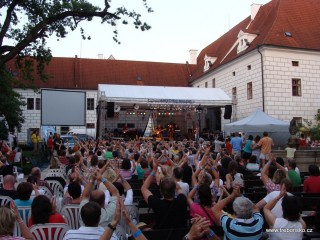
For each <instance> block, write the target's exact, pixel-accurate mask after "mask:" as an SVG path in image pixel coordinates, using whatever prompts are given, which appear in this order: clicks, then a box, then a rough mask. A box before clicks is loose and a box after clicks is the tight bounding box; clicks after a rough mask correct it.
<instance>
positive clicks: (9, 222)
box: [0, 206, 16, 235]
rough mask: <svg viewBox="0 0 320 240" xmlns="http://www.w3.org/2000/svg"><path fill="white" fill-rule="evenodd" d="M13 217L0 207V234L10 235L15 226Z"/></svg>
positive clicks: (4, 208)
mask: <svg viewBox="0 0 320 240" xmlns="http://www.w3.org/2000/svg"><path fill="white" fill-rule="evenodd" d="M15 221H16V219H15V216H14V214H13V212H12V211H11V210H10V209H9V208H7V207H5V206H2V207H0V234H1V235H11V234H12V232H13V228H14V224H15Z"/></svg>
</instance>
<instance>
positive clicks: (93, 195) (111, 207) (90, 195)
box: [80, 170, 119, 228]
mask: <svg viewBox="0 0 320 240" xmlns="http://www.w3.org/2000/svg"><path fill="white" fill-rule="evenodd" d="M95 181H97V182H102V183H103V184H104V185H105V187H106V188H107V189H108V191H109V192H110V194H111V195H112V196H111V197H110V199H109V203H108V204H107V205H106V203H105V194H104V192H103V191H101V190H99V189H97V190H92V188H93V184H94V183H95ZM118 195H119V192H118V190H117V189H116V188H115V186H114V185H113V184H112V183H110V182H109V181H108V180H107V179H106V178H102V176H101V173H100V172H99V171H98V170H96V171H95V172H94V173H93V174H92V175H91V179H90V181H89V182H88V183H87V185H86V186H85V189H84V190H83V193H82V198H81V202H80V209H81V208H82V207H83V206H84V205H85V204H86V203H88V202H89V201H93V202H96V203H98V205H99V206H100V208H101V217H100V222H99V226H101V227H103V228H106V227H107V226H108V224H109V223H111V221H112V218H113V215H114V211H115V209H116V203H117V199H118ZM80 223H81V225H82V226H83V225H84V223H83V220H82V219H80Z"/></svg>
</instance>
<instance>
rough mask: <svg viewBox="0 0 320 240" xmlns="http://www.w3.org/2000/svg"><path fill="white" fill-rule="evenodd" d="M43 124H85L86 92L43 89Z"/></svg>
mask: <svg viewBox="0 0 320 240" xmlns="http://www.w3.org/2000/svg"><path fill="white" fill-rule="evenodd" d="M41 125H50V126H85V125H86V92H84V91H67V90H56V89H42V90H41Z"/></svg>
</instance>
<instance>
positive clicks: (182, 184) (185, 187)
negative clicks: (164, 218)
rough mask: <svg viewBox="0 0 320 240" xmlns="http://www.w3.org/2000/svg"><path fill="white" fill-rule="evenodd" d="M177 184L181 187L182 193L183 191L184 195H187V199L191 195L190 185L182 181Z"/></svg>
mask: <svg viewBox="0 0 320 240" xmlns="http://www.w3.org/2000/svg"><path fill="white" fill-rule="evenodd" d="M177 183H178V184H179V186H180V187H181V191H182V193H183V195H185V196H186V197H187V196H188V194H189V184H188V183H185V182H182V181H179V182H177Z"/></svg>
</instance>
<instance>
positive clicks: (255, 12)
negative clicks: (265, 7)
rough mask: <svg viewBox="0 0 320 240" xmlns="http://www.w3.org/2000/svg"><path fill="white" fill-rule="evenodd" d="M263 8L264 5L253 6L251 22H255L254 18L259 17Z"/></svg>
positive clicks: (255, 4) (254, 4)
mask: <svg viewBox="0 0 320 240" xmlns="http://www.w3.org/2000/svg"><path fill="white" fill-rule="evenodd" d="M261 6H262V4H257V3H253V4H251V21H253V20H254V18H255V17H256V16H257V14H258V12H259V9H260V7H261Z"/></svg>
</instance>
